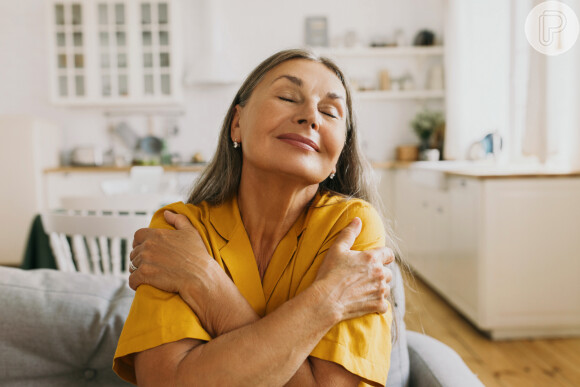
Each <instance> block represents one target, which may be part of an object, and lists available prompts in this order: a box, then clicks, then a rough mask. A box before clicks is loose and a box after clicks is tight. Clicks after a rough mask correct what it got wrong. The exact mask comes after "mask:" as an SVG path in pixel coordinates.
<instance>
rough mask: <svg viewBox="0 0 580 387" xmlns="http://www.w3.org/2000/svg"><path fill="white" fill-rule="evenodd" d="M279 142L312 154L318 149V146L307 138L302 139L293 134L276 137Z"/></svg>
mask: <svg viewBox="0 0 580 387" xmlns="http://www.w3.org/2000/svg"><path fill="white" fill-rule="evenodd" d="M278 139H279V140H282V141H284V142H286V143H288V144H290V145H294V146H296V147H298V148H302V149H306V150H309V151H313V152H318V151H319V150H320V148H319V147H318V144H316V143H315V142H314V141H312V140H311V139H309V138H306V137H303V136H301V135H299V134H295V133H286V134H283V135H281V136H278Z"/></svg>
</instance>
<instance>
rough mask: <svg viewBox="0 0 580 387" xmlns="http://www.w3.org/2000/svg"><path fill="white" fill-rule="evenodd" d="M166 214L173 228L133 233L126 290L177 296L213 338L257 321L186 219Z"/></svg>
mask: <svg viewBox="0 0 580 387" xmlns="http://www.w3.org/2000/svg"><path fill="white" fill-rule="evenodd" d="M164 216H165V220H166V221H167V223H168V224H170V225H172V226H173V227H175V230H162V229H151V228H143V229H140V230H138V231H137V232H136V233H135V238H134V241H133V251H131V256H130V257H131V262H132V263H133V264H134V265H135V266H136V267H137V270H133V271H132V273H131V276H130V277H129V286H131V288H132V289H137V288H138V287H139V286H140V285H143V284H148V285H151V286H153V287H156V288H157V289H160V290H164V291H166V292H170V293H178V294H179V295H180V296H181V298H182V299H183V300H184V301H185V303H186V304H188V305H189V307H190V308H191V310H193V312H194V313H195V314H196V316H197V317H198V318H199V320H200V322H201V323H202V325H203V327H204V328H205V330H206V331H207V332H208V333H209V334H210V335H211V336H212V337H217V336H220V335H222V334H224V333H227V332H229V331H231V330H234V329H236V328H239V327H240V326H242V325H245V324H248V323H250V322H253V321H255V320H257V319H258V318H259V317H258V316H257V315H256V314H255V312H254V310H253V309H252V307H251V306H250V304H249V303H248V302H247V301H246V299H245V298H244V296H242V294H241V293H240V292H239V290H238V288H237V287H236V286H235V284H234V283H233V282H232V280H231V279H230V278H229V277H228V276H227V274H226V273H225V271H224V270H222V269H221V267H220V266H219V264H218V263H217V262H216V261H215V260H214V259H213V258H212V257H211V256H210V255H209V254H208V252H207V250H206V247H205V245H204V243H203V240H202V239H201V236H200V235H199V232H198V231H197V230H196V229H195V227H194V226H193V225H192V224H191V222H190V221H189V219H188V218H187V217H186V216H185V215H181V214H175V213H173V212H170V211H165V212H164ZM240 319H241V321H242V322H243V323H240Z"/></svg>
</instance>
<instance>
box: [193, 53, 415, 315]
mask: <svg viewBox="0 0 580 387" xmlns="http://www.w3.org/2000/svg"><path fill="white" fill-rule="evenodd" d="M292 59H306V60H310V61H313V62H318V63H321V64H323V65H324V66H326V67H327V68H328V69H330V70H331V71H332V72H333V73H334V74H335V75H336V76H337V77H338V79H339V80H340V81H341V83H342V85H343V86H344V90H345V92H346V108H347V109H346V139H345V143H344V147H343V149H342V152H341V154H340V156H339V158H338V162H337V164H336V174H335V177H334V178H333V179H330V178H329V177H328V178H326V179H325V180H324V181H322V182H321V183H320V184H319V191H329V192H332V193H334V194H337V195H340V196H343V197H344V198H345V199H348V198H358V199H363V200H365V201H367V202H369V203H370V204H371V205H372V206H373V207H375V208H376V209H377V210H378V212H379V213H380V214H381V216H383V223H384V225H385V229H386V230H385V231H386V238H387V246H388V247H390V248H391V249H392V250H393V251H394V252H395V257H396V259H397V261H398V262H399V263H400V264H401V263H403V261H402V259H401V252H400V249H399V247H398V244H397V242H396V240H395V239H394V233H393V231H392V227H391V224H390V222H388V221H387V219H385V218H384V209H383V206H382V201H381V200H380V196H379V194H378V190H377V184H376V182H375V179H374V175H373V171H372V167H371V165H370V163H369V162H368V161H367V160H366V158H365V157H364V156H363V154H362V152H361V150H360V147H359V143H358V137H357V136H358V130H357V127H356V123H355V119H354V114H353V111H352V96H351V92H350V87H349V85H348V82H347V80H346V77H345V76H344V74H343V72H342V71H341V70H340V68H339V67H338V66H337V65H336V64H335V63H334V62H333V61H332V60H330V59H328V58H325V57H320V56H318V55H316V54H315V53H314V52H312V51H309V50H303V49H291V50H284V51H280V52H278V53H276V54H274V55H272V56H270V57H269V58H267V59H266V60H264V61H263V62H262V63H260V64H259V65H258V67H256V68H255V69H254V71H252V72H251V73H250V75H248V77H247V78H246V80H245V81H244V83H243V84H242V86H241V87H240V89H239V90H238V92H237V93H236V96H235V97H234V100H233V101H232V103H231V105H230V107H229V109H228V112H227V114H226V116H225V118H224V121H223V124H222V128H221V132H220V135H219V140H218V146H217V150H216V152H215V154H214V156H213V158H212V160H211V161H210V162H209V164H208V166H207V167H206V168H205V170H204V172H203V173H202V174H201V176H200V178H199V179H198V180H197V182H196V183H195V186H194V187H193V189H192V192H191V194H190V195H189V199H188V203H191V204H199V203H201V202H203V201H207V202H208V203H209V204H211V205H219V204H221V203H224V202H225V201H227V200H229V199H231V198H232V197H233V196H234V195H236V193H237V191H238V187H239V185H240V179H241V175H242V151H241V148H234V147H233V146H232V142H231V140H230V133H231V126H232V120H233V118H234V115H235V113H236V105H240V106H242V107H243V106H245V105H246V103H247V102H248V100H249V99H250V97H251V95H252V92H253V91H254V89H255V88H256V86H257V85H258V84H259V83H260V81H261V80H262V79H263V78H264V76H265V75H266V74H267V73H268V72H269V71H270V70H272V69H273V68H274V67H276V66H278V65H279V64H281V63H283V62H286V61H289V60H292ZM401 266H402V267H401V268H402V269H406V267H405V265H404V263H403V265H401ZM390 300H391V305H394V298H393V292H391V297H390Z"/></svg>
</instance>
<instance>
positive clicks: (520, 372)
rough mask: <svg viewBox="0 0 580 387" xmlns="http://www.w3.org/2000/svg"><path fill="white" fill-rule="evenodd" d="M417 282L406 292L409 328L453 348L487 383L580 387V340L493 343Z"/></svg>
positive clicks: (490, 386) (505, 386)
mask: <svg viewBox="0 0 580 387" xmlns="http://www.w3.org/2000/svg"><path fill="white" fill-rule="evenodd" d="M414 281H415V285H411V286H413V287H414V289H409V288H407V289H406V291H405V295H406V297H407V302H406V306H407V311H406V314H405V322H406V324H407V329H410V330H413V331H418V332H422V333H425V334H427V335H429V336H432V337H434V338H436V339H438V340H440V341H442V342H443V343H445V344H447V345H448V346H450V347H451V348H453V349H454V350H455V351H456V352H457V353H459V355H460V356H461V357H462V358H463V360H464V361H465V363H466V364H467V366H468V367H469V368H470V369H471V370H472V371H473V372H474V373H475V374H477V376H478V377H479V379H480V380H481V381H482V382H483V384H484V385H486V386H487V387H495V386H502V387H508V386H509V387H511V386H517V387H519V386H522V387H534V386H541V387H553V386H570V387H578V386H580V338H578V339H550V340H517V341H491V340H489V339H487V338H486V337H485V336H484V335H482V334H481V333H479V332H478V331H477V330H476V329H475V328H474V327H473V326H472V325H471V324H470V323H469V322H468V321H467V320H465V319H464V318H463V317H461V316H460V315H459V314H458V313H457V312H455V310H454V309H452V308H451V307H450V306H449V304H447V303H446V302H445V301H444V300H443V299H442V298H441V297H439V296H438V295H437V294H436V293H435V292H434V291H433V290H431V289H430V288H429V287H428V286H427V285H425V284H424V283H423V282H422V281H421V280H420V279H419V278H417V277H415V279H414ZM409 282H413V281H409Z"/></svg>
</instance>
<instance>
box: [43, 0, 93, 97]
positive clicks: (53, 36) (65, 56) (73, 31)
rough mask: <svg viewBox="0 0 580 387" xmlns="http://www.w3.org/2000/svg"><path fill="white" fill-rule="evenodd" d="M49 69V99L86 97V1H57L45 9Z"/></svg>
mask: <svg viewBox="0 0 580 387" xmlns="http://www.w3.org/2000/svg"><path fill="white" fill-rule="evenodd" d="M49 20H50V25H51V26H52V28H51V33H50V34H49V38H50V39H49V41H50V47H51V48H52V50H50V60H49V63H50V68H51V70H52V71H51V73H52V74H53V76H52V82H51V83H52V97H53V100H55V99H56V100H61V101H67V100H79V101H80V100H85V99H86V97H87V87H86V86H87V69H86V63H87V60H86V59H87V56H86V55H87V36H88V29H87V18H86V3H80V2H72V1H66V0H65V1H59V2H55V3H54V4H53V5H52V7H50V11H49Z"/></svg>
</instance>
